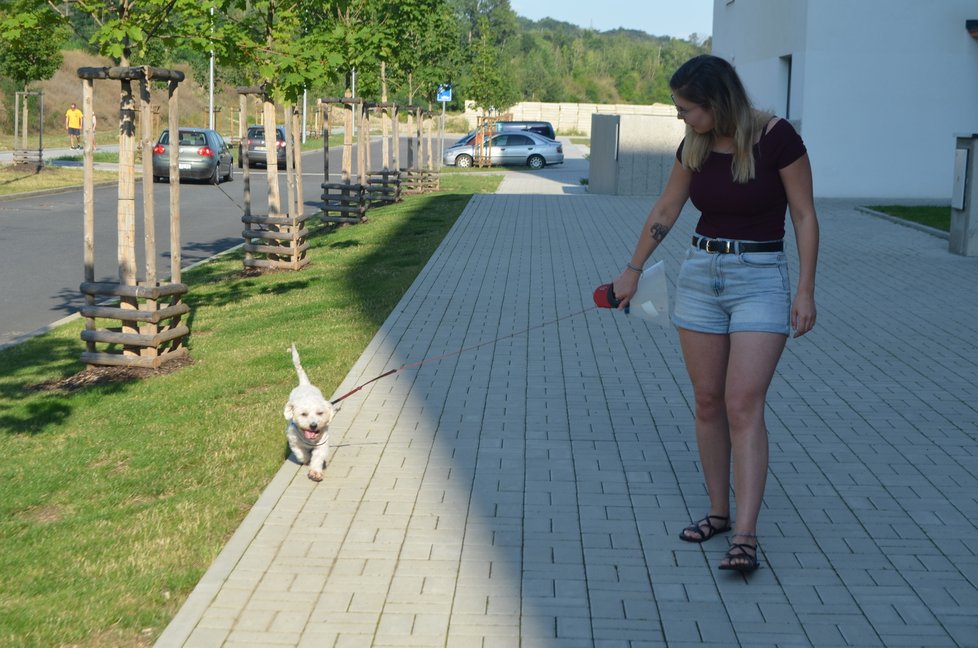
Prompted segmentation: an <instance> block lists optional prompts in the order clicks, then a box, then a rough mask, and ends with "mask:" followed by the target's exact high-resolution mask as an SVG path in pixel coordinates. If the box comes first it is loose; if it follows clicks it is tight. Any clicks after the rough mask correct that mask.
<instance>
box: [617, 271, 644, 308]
mask: <svg viewBox="0 0 978 648" xmlns="http://www.w3.org/2000/svg"><path fill="white" fill-rule="evenodd" d="M639 276H640V275H639V274H638V273H637V272H635V271H634V270H628V269H626V270H625V271H624V272H622V273H621V274H620V275H618V278H617V279H615V281H614V283H612V286H613V287H614V289H615V298H616V299H617V300H618V301H619V304H618V310H622V309H624V308H625V306H628V302H630V301H631V299H632V297H633V296H634V295H635V290H636V289H637V288H638V278H639Z"/></svg>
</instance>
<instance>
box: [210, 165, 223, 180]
mask: <svg viewBox="0 0 978 648" xmlns="http://www.w3.org/2000/svg"><path fill="white" fill-rule="evenodd" d="M208 182H210V183H211V184H212V185H216V184H220V182H221V163H220V162H218V163H217V164H215V165H214V171H213V173H211V177H210V178H209V179H208Z"/></svg>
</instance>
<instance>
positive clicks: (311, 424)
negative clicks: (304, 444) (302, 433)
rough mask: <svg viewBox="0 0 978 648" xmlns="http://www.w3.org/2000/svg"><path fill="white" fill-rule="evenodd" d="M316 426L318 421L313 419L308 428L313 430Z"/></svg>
mask: <svg viewBox="0 0 978 648" xmlns="http://www.w3.org/2000/svg"><path fill="white" fill-rule="evenodd" d="M318 427H319V423H316V422H315V421H313V422H312V423H310V424H309V429H310V430H315V429H316V428H318Z"/></svg>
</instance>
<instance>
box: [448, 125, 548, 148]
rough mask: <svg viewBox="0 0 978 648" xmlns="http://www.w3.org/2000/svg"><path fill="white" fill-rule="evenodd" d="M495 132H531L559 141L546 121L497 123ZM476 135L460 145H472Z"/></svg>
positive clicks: (465, 138) (473, 132)
mask: <svg viewBox="0 0 978 648" xmlns="http://www.w3.org/2000/svg"><path fill="white" fill-rule="evenodd" d="M495 130H496V132H497V133H501V132H502V131H530V132H531V133H536V134H537V135H543V136H544V137H546V138H547V139H552V140H555V139H557V135H556V133H554V127H553V125H552V124H551V123H550V122H545V121H497V122H496V126H495ZM475 134H476V131H470V132H469V133H467V134H466V135H465V137H463V138H462V139H460V140H459V143H465V144H471V143H472V140H473V139H474V138H475Z"/></svg>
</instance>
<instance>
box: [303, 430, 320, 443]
mask: <svg viewBox="0 0 978 648" xmlns="http://www.w3.org/2000/svg"><path fill="white" fill-rule="evenodd" d="M302 433H303V434H304V435H306V438H307V439H309V440H310V441H312V440H314V439H315V438H316V437H317V436H319V431H318V430H303V431H302Z"/></svg>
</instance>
